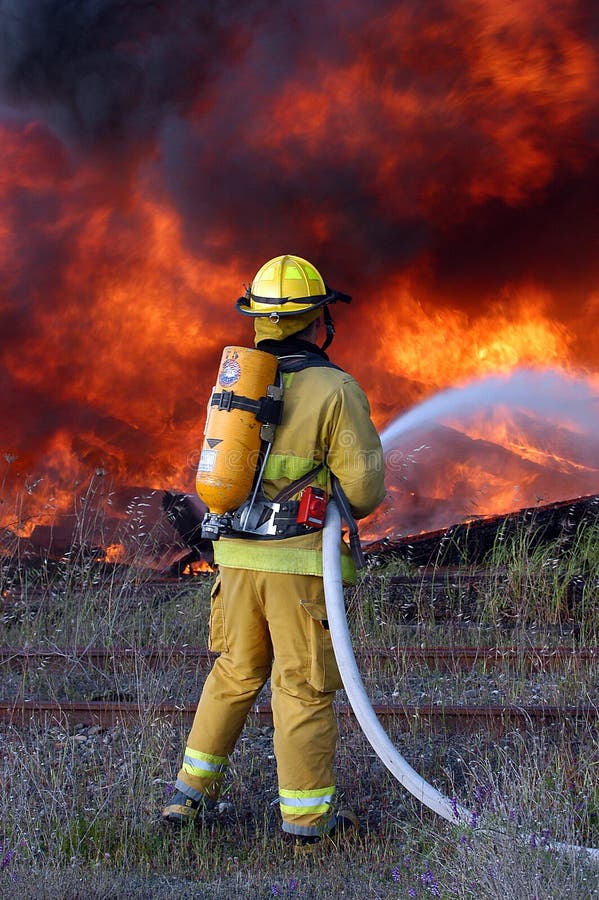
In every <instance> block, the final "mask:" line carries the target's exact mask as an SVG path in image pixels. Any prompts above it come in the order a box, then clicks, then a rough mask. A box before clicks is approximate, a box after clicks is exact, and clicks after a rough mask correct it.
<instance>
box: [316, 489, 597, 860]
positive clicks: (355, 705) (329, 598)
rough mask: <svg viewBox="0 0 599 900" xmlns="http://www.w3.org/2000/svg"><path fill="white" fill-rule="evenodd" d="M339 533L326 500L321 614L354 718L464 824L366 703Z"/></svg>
mask: <svg viewBox="0 0 599 900" xmlns="http://www.w3.org/2000/svg"><path fill="white" fill-rule="evenodd" d="M340 533H341V516H340V514H339V510H338V508H337V505H336V503H335V502H334V501H333V500H331V501H330V502H329V504H328V507H327V515H326V521H325V526H324V531H323V538H322V540H323V543H322V568H323V578H324V593H325V601H326V609H327V618H328V622H329V628H330V631H331V638H332V641H333V649H334V651H335V657H336V659H337V665H338V666H339V673H340V675H341V680H342V681H343V687H344V688H345V692H346V694H347V697H348V699H349V702H350V704H351V707H352V709H353V711H354V713H355V716H356V719H357V720H358V722H359V724H360V727H361V729H362V731H363V732H364V734H365V736H366V738H367V739H368V741H369V742H370V744H371V746H372V748H373V749H374V750H375V752H376V754H377V756H378V757H379V759H380V760H381V762H383V763H384V764H385V766H386V767H387V768H388V769H389V771H390V772H391V774H392V775H394V776H395V778H396V779H397V780H398V781H399V783H400V784H402V785H403V787H405V788H406V790H408V791H409V792H410V793H411V794H413V796H414V797H416V798H417V799H418V800H420V802H421V803H423V804H424V805H425V806H427V807H428V808H429V809H432V810H433V812H436V813H438V814H439V815H440V816H442V817H443V818H444V819H447V821H449V822H453V823H454V824H457V823H459V822H461V823H462V824H467V823H468V822H470V821H471V818H472V814H471V812H470V811H469V810H468V809H466V808H465V807H463V806H461V805H459V804H457V803H455V802H454V801H451V800H449V798H448V797H445V796H444V795H443V794H441V793H440V792H439V791H438V790H437V789H436V788H434V787H433V786H432V785H431V784H429V783H428V781H425V780H424V778H422V776H421V775H419V774H418V772H416V771H415V770H414V769H413V768H412V767H411V766H410V765H409V763H408V762H406V760H405V759H404V758H403V756H402V755H401V753H400V752H399V751H398V750H397V748H396V747H395V746H394V745H393V743H392V742H391V740H390V739H389V736H388V735H387V733H386V732H385V730H384V728H383V727H382V725H381V723H380V722H379V720H378V718H377V715H376V713H375V711H374V709H373V708H372V704H371V702H370V700H369V698H368V695H367V693H366V689H365V688H364V683H363V681H362V678H361V675H360V672H359V670H358V666H357V664H356V658H355V656H354V651H353V648H352V643H351V637H350V633H349V628H348V624H347V616H346V614H345V600H344V596H343V581H342V578H341V557H340V554H339V540H340ZM549 846H550V849H552V850H557V851H560V852H570V853H573V852H577V851H583V852H586V853H587V854H588V855H589V856H590V857H591V859H593V860H594V861H596V862H599V849H595V848H592V847H579V846H577V845H574V844H564V843H551V844H550V845H549Z"/></svg>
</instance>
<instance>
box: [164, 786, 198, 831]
mask: <svg viewBox="0 0 599 900" xmlns="http://www.w3.org/2000/svg"><path fill="white" fill-rule="evenodd" d="M200 806H203V804H202V803H201V801H200V800H192V799H191V797H188V796H187V794H184V793H183V791H175V793H174V794H173V796H172V797H171V799H170V801H169V803H168V805H167V806H165V807H164V809H163V810H162V819H161V821H162V823H163V824H164V825H173V826H175V827H179V828H180V827H181V826H182V825H189V824H190V823H191V822H193V821H194V819H195V817H196V815H197V812H198V809H199V808H200Z"/></svg>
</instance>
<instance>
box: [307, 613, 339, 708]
mask: <svg viewBox="0 0 599 900" xmlns="http://www.w3.org/2000/svg"><path fill="white" fill-rule="evenodd" d="M300 603H301V605H302V607H303V608H304V609H305V611H306V613H307V614H308V617H309V618H308V622H307V633H308V642H309V647H310V674H309V677H308V684H310V685H312V687H313V688H315V689H316V690H317V691H320V692H321V693H329V692H330V691H336V690H338V689H339V688H340V687H343V683H342V681H341V676H340V675H339V669H338V668H337V660H336V659H335V653H334V651H333V642H332V640H331V632H330V631H329V626H328V623H327V620H326V609H325V606H324V603H322V602H319V601H314V600H300Z"/></svg>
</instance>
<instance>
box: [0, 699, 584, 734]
mask: <svg viewBox="0 0 599 900" xmlns="http://www.w3.org/2000/svg"><path fill="white" fill-rule="evenodd" d="M373 708H374V711H375V712H376V714H377V715H378V716H379V717H380V718H381V719H394V720H396V721H397V720H403V722H404V723H405V724H407V725H411V726H414V725H415V724H416V725H417V726H418V727H419V728H432V729H434V728H446V729H448V730H459V731H468V730H478V729H480V728H481V727H485V728H488V729H489V730H491V731H493V732H496V733H502V732H504V731H505V730H506V729H507V728H509V727H518V728H521V729H527V728H538V727H542V726H544V725H549V724H552V723H556V722H557V723H563V724H566V723H567V724H576V723H584V724H586V725H591V726H595V725H596V724H597V722H599V708H598V707H596V706H575V707H574V706H499V705H497V706H444V705H438V706H430V705H428V706H413V705H410V706H403V705H400V704H394V705H381V704H378V705H374V707H373ZM336 712H337V715H338V716H339V717H340V718H348V717H352V716H353V712H352V710H351V707H349V706H347V705H339V706H337V707H336ZM194 714H195V705H194V706H179V705H177V704H167V703H162V704H157V705H143V704H139V703H131V702H128V703H126V702H117V701H64V702H59V703H56V702H51V701H41V700H40V701H33V700H32V701H24V702H10V703H6V702H2V703H0V722H4V723H8V724H11V725H15V726H21V727H22V726H28V725H30V724H32V723H34V722H41V723H45V724H50V723H54V724H59V725H62V726H69V727H70V726H73V725H99V726H101V727H111V726H114V725H116V724H117V723H122V724H124V725H127V724H131V723H135V722H139V720H140V719H141V718H143V719H144V721H146V722H148V721H150V722H151V721H156V720H157V719H169V720H171V721H173V722H178V723H180V724H184V725H189V724H190V723H191V721H192V719H193V716H194ZM252 718H253V719H254V720H257V721H259V722H262V723H267V724H272V710H271V707H270V705H269V704H260V705H256V706H254V707H253V708H252V711H251V713H250V720H251V719H252Z"/></svg>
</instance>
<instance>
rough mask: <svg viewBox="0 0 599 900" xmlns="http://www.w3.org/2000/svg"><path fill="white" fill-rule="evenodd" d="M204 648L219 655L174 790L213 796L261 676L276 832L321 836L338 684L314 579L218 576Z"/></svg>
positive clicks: (329, 794)
mask: <svg viewBox="0 0 599 900" xmlns="http://www.w3.org/2000/svg"><path fill="white" fill-rule="evenodd" d="M210 649H211V650H214V651H216V652H218V653H220V656H219V657H218V659H217V660H216V661H215V663H214V666H213V668H212V670H211V672H210V674H209V675H208V678H207V679H206V683H205V685H204V689H203V691H202V696H201V697H200V702H199V704H198V708H197V711H196V714H195V719H194V722H193V726H192V729H191V732H190V734H189V738H188V740H187V747H186V750H185V758H184V762H183V766H182V768H181V770H180V772H179V775H178V778H177V787H178V788H179V789H180V790H182V791H183V792H184V793H186V794H187V795H188V796H190V797H192V799H195V800H204V801H205V800H208V801H210V800H212V801H213V800H215V799H216V798H217V797H218V794H219V790H220V786H221V783H222V779H223V776H224V773H225V772H226V770H227V764H228V758H229V754H230V753H231V752H232V750H233V748H234V746H235V743H236V741H237V738H238V737H239V734H240V732H241V730H242V728H243V725H244V722H245V719H246V716H247V714H248V712H249V710H250V708H251V706H252V704H253V703H254V701H255V699H256V697H257V695H258V693H259V691H260V689H261V688H262V686H263V685H264V683H265V682H266V680H267V679H268V677H269V676H270V677H271V687H272V711H273V721H274V750H275V756H276V760H277V775H278V781H279V802H280V808H281V814H282V817H283V829H284V830H285V831H288V832H290V833H292V834H298V835H307V836H310V835H317V834H321V833H322V832H326V831H327V830H328V829H329V828H330V827H332V825H333V824H334V817H333V816H332V815H331V803H332V800H333V795H334V792H335V779H334V774H333V761H334V756H335V745H336V741H337V722H336V719H335V713H334V711H333V708H332V702H333V698H334V696H335V691H336V690H337V688H339V687H341V681H340V678H339V672H338V669H337V663H336V662H335V657H334V654H333V649H332V644H331V637H330V634H329V631H328V625H327V622H326V609H325V603H324V590H323V582H322V578H320V577H318V576H315V575H290V574H285V573H278V572H275V573H273V572H256V571H249V570H246V569H233V568H229V567H223V568H221V575H220V579H219V580H217V582H216V583H215V585H214V588H213V591H212V600H211V613H210Z"/></svg>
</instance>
